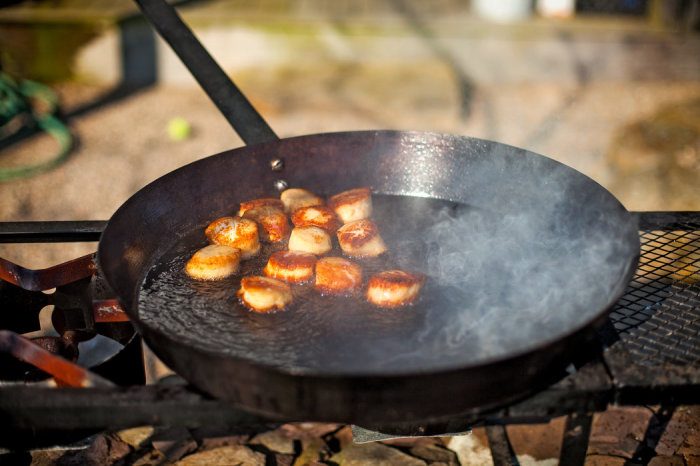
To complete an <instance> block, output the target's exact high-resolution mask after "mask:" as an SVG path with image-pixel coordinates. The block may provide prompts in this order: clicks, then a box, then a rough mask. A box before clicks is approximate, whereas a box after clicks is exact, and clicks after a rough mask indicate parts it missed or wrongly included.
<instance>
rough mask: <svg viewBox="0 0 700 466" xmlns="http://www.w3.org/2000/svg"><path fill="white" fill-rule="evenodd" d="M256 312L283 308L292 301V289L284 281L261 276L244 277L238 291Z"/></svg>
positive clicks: (242, 299) (244, 301)
mask: <svg viewBox="0 0 700 466" xmlns="http://www.w3.org/2000/svg"><path fill="white" fill-rule="evenodd" d="M236 294H237V295H238V297H239V298H241V302H243V304H244V305H245V306H246V307H248V308H249V309H251V310H253V311H255V312H270V311H274V310H278V309H283V308H284V307H285V306H287V305H288V304H289V303H291V302H292V289H291V288H290V287H289V285H287V284H286V283H284V282H283V281H280V280H277V279H274V278H269V277H260V276H251V277H243V279H241V287H240V289H239V290H238V292H237V293H236Z"/></svg>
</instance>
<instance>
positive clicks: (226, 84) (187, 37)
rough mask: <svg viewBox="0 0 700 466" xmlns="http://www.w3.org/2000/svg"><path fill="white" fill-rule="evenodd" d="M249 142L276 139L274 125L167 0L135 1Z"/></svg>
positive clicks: (225, 115)
mask: <svg viewBox="0 0 700 466" xmlns="http://www.w3.org/2000/svg"><path fill="white" fill-rule="evenodd" d="M135 1H136V3H137V4H138V6H139V8H141V11H143V14H144V15H145V16H146V18H147V19H148V20H149V21H150V23H151V24H152V25H153V27H154V28H155V29H156V31H158V34H160V35H161V37H162V38H163V39H165V41H166V42H167V43H168V44H169V45H170V47H171V48H172V49H173V51H174V52H175V53H176V54H177V56H178V57H180V60H182V63H184V65H185V66H186V67H187V69H188V70H190V73H192V76H194V78H195V79H196V80H197V82H198V83H199V85H200V86H202V88H203V89H204V91H205V92H206V93H207V95H208V96H209V98H210V99H211V100H212V102H214V104H215V105H216V106H217V107H218V109H219V111H220V112H221V113H222V114H223V115H224V117H226V119H227V120H228V122H229V124H230V125H231V126H232V127H233V129H234V130H236V132H237V133H238V135H239V136H240V137H241V139H243V141H244V142H245V143H246V144H258V143H261V142H270V141H276V140H277V139H279V138H278V137H277V135H276V134H275V132H274V131H272V128H270V127H269V126H268V124H267V123H266V122H265V120H263V118H262V117H261V116H260V114H259V113H258V112H257V111H256V110H255V108H253V106H252V105H251V104H250V102H249V101H248V99H247V98H246V97H245V96H244V95H243V93H242V92H241V91H240V90H239V89H238V87H236V85H235V84H234V83H233V81H231V79H230V78H229V77H228V76H227V75H226V73H224V70H222V69H221V67H220V66H219V64H218V63H216V61H215V60H214V59H213V58H212V56H211V55H209V52H207V50H206V49H205V48H204V46H202V44H201V43H200V42H199V40H197V38H196V37H195V35H194V34H193V33H192V31H191V30H190V28H189V27H187V25H186V24H185V23H184V22H183V21H182V18H180V16H179V15H178V14H177V12H176V11H175V8H173V7H172V6H171V5H169V4H168V3H167V2H166V1H165V0H135Z"/></svg>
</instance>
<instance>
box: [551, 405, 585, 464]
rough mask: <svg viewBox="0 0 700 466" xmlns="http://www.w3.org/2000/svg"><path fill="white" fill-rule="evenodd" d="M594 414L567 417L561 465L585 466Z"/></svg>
mask: <svg viewBox="0 0 700 466" xmlns="http://www.w3.org/2000/svg"><path fill="white" fill-rule="evenodd" d="M591 424H593V413H574V414H569V415H568V416H567V417H566V427H565V428H564V438H563V440H562V444H561V453H560V454H559V464H567V465H573V466H575V465H583V464H584V463H585V461H586V450H588V439H589V438H590V436H591Z"/></svg>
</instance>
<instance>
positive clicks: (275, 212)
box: [243, 206, 291, 243]
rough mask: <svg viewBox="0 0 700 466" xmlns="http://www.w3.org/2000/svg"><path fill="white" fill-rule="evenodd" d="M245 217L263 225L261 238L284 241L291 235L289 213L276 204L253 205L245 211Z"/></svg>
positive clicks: (271, 241) (275, 241) (273, 241)
mask: <svg viewBox="0 0 700 466" xmlns="http://www.w3.org/2000/svg"><path fill="white" fill-rule="evenodd" d="M243 218H249V219H251V220H254V221H255V222H257V223H258V225H260V226H261V227H262V230H261V231H260V238H261V239H262V240H263V241H267V242H269V243H277V242H279V241H283V240H284V239H285V238H287V236H289V230H290V229H291V228H290V226H289V221H288V220H287V215H286V214H285V213H284V211H282V210H281V209H279V208H278V207H274V206H259V207H253V208H251V209H248V210H246V211H245V214H243Z"/></svg>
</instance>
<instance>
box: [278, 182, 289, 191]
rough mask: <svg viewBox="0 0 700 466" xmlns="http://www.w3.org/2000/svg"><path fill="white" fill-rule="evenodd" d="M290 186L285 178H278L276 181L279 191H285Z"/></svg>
mask: <svg viewBox="0 0 700 466" xmlns="http://www.w3.org/2000/svg"><path fill="white" fill-rule="evenodd" d="M288 187H289V183H287V182H286V181H284V180H277V181H275V189H276V190H277V191H284V190H285V189H287V188H288Z"/></svg>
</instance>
